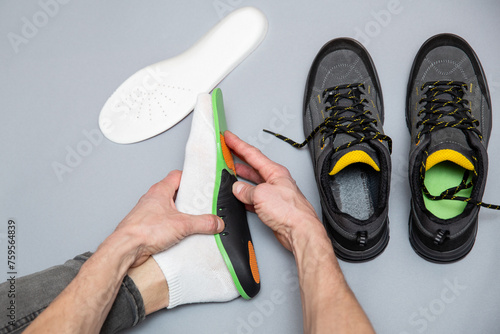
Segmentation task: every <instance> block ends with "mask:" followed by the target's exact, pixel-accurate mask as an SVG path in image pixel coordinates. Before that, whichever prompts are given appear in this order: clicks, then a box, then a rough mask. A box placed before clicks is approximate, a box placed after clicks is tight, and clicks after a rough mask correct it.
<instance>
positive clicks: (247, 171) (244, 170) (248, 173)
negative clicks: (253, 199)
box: [235, 163, 266, 184]
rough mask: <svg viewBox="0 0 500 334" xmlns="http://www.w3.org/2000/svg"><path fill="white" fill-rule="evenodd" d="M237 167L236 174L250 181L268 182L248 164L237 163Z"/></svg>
mask: <svg viewBox="0 0 500 334" xmlns="http://www.w3.org/2000/svg"><path fill="white" fill-rule="evenodd" d="M235 167H236V174H237V175H238V176H241V177H242V178H244V179H246V180H248V181H250V182H253V183H256V184H259V183H263V182H266V181H264V179H263V178H262V176H260V174H259V173H258V172H257V171H256V170H255V169H253V168H252V167H250V166H248V165H245V164H240V163H237V164H236V165H235Z"/></svg>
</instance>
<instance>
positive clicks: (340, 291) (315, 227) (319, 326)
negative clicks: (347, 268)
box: [292, 221, 374, 333]
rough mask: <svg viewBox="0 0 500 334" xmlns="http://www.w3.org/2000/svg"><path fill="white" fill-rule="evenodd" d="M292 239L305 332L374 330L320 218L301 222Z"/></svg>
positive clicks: (365, 331)
mask: <svg viewBox="0 0 500 334" xmlns="http://www.w3.org/2000/svg"><path fill="white" fill-rule="evenodd" d="M301 225H302V226H305V227H303V228H300V229H297V231H296V232H297V233H295V236H296V237H294V238H293V239H292V248H293V253H294V255H295V259H296V262H297V268H298V274H299V282H300V287H301V298H302V309H303V314H304V332H305V333H373V332H374V331H373V328H372V326H371V324H370V321H369V320H368V318H367V316H366V314H365V313H364V311H363V309H362V308H361V306H360V305H359V303H358V302H357V300H356V298H355V296H354V294H353V293H352V291H351V289H350V288H349V286H348V285H347V283H346V281H345V279H344V276H343V274H342V271H341V269H340V267H339V264H338V261H337V259H336V257H335V254H334V252H333V248H332V245H331V243H330V240H329V238H328V236H327V235H326V231H325V230H324V228H323V226H321V223H320V222H319V221H316V222H312V223H311V222H309V223H307V224H304V222H302V223H301Z"/></svg>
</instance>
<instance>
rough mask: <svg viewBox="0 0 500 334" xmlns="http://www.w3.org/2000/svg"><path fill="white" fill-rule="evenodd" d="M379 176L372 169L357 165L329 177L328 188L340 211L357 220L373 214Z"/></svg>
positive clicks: (360, 164)
mask: <svg viewBox="0 0 500 334" xmlns="http://www.w3.org/2000/svg"><path fill="white" fill-rule="evenodd" d="M379 174H380V172H377V171H375V170H374V169H373V168H372V167H370V166H368V165H366V164H362V163H357V164H353V165H350V166H347V167H346V168H344V169H343V170H341V171H340V172H338V173H337V174H336V175H333V176H331V177H330V188H331V190H332V193H333V198H334V200H335V202H336V203H337V206H338V208H339V210H340V211H342V212H344V213H347V214H349V215H351V216H353V217H354V218H356V219H359V220H366V219H368V218H370V216H371V215H373V213H374V207H375V206H376V202H377V194H378V186H379V180H378V179H379Z"/></svg>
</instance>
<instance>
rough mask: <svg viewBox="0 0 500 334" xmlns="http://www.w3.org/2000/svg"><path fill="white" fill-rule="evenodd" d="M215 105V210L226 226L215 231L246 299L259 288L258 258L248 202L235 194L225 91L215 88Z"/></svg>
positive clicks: (231, 271)
mask: <svg viewBox="0 0 500 334" xmlns="http://www.w3.org/2000/svg"><path fill="white" fill-rule="evenodd" d="M212 109H213V115H214V130H215V138H216V147H217V167H216V173H217V174H216V175H217V177H216V181H215V187H214V197H213V198H217V201H214V204H213V207H212V213H213V214H215V215H218V216H219V217H221V218H222V219H223V220H224V223H225V227H224V230H223V231H222V232H221V233H219V234H216V235H215V241H216V243H217V247H218V248H219V251H220V253H221V254H222V257H223V258H224V262H225V263H226V266H227V268H228V270H229V272H230V274H231V277H232V278H233V282H234V284H235V285H236V289H237V290H238V292H239V294H240V295H241V296H242V297H243V298H245V299H251V298H253V297H254V296H255V295H257V293H258V292H259V290H260V275H259V269H258V266H257V259H256V256H255V250H254V247H253V243H252V236H251V235H250V229H249V228H248V221H247V215H246V210H245V206H244V205H243V203H241V202H240V201H238V199H236V197H235V196H234V195H233V191H232V188H233V183H234V182H236V181H237V179H236V171H235V170H234V163H233V158H232V156H231V152H230V151H229V149H228V148H227V146H226V144H225V142H224V131H226V130H227V125H226V118H225V112H224V104H223V99H222V92H221V90H220V89H219V88H217V89H215V90H214V91H213V92H212Z"/></svg>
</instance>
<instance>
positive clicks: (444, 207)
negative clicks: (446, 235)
mask: <svg viewBox="0 0 500 334" xmlns="http://www.w3.org/2000/svg"><path fill="white" fill-rule="evenodd" d="M465 171H466V170H465V169H464V168H463V167H460V166H459V165H456V164H454V163H453V162H450V161H443V162H440V163H438V164H436V165H434V166H433V167H432V168H430V169H429V170H428V171H427V172H425V180H424V184H425V186H426V187H427V190H428V191H429V193H431V195H433V196H439V195H440V194H441V193H442V192H443V191H445V190H446V189H449V188H452V187H456V186H458V185H459V184H460V183H461V182H462V179H463V176H464V173H465ZM467 181H470V179H469V180H467ZM471 193H472V187H471V188H469V189H462V190H460V191H459V192H458V193H457V196H462V197H470V194H471ZM422 196H423V197H424V204H425V207H426V208H427V210H429V211H430V212H431V213H432V214H433V215H435V216H436V217H438V218H441V219H451V218H453V217H456V216H458V215H460V214H461V213H462V212H463V211H464V209H465V206H466V205H467V203H465V202H462V201H457V200H449V199H442V200H437V201H434V200H431V199H429V198H427V197H426V196H425V195H424V194H423V193H422Z"/></svg>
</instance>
